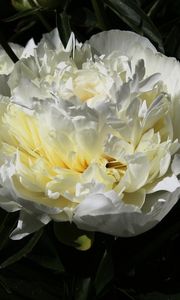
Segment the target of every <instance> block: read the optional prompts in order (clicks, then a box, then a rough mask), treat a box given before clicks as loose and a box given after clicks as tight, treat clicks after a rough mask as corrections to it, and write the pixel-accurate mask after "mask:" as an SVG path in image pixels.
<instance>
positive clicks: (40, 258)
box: [28, 232, 64, 273]
mask: <svg viewBox="0 0 180 300" xmlns="http://www.w3.org/2000/svg"><path fill="white" fill-rule="evenodd" d="M45 233H47V232H45ZM28 258H30V259H31V260H33V261H34V262H36V263H37V264H39V265H41V266H43V267H44V268H47V269H51V270H54V271H57V272H60V273H63V272H64V266H63V264H62V262H61V260H60V258H59V255H58V252H57V249H56V247H55V245H54V243H53V241H52V240H51V239H50V238H49V237H48V235H47V234H44V235H43V236H42V238H41V242H40V243H39V244H38V247H36V249H34V250H33V252H31V253H30V254H29V255H28Z"/></svg>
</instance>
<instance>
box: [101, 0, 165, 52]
mask: <svg viewBox="0 0 180 300" xmlns="http://www.w3.org/2000/svg"><path fill="white" fill-rule="evenodd" d="M104 1H105V3H106V5H107V7H109V8H110V9H111V10H112V11H113V12H114V13H115V14H116V15H117V16H118V17H119V18H120V19H121V20H123V22H125V23H126V24H127V25H128V26H130V27H131V28H132V29H133V30H135V31H136V32H138V33H139V34H142V33H143V34H145V35H146V36H147V37H148V38H150V39H151V40H152V41H154V42H155V43H157V45H158V47H159V49H160V50H161V51H162V52H163V51H164V49H163V44H162V38H161V35H160V33H159V31H158V29H157V28H156V26H155V25H154V24H153V22H152V21H151V19H150V18H149V17H148V16H147V15H146V14H145V13H144V11H143V10H142V9H141V8H140V7H139V6H138V5H137V4H136V3H135V2H134V1H131V0H104Z"/></svg>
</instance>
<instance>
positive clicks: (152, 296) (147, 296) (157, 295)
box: [136, 292, 180, 300]
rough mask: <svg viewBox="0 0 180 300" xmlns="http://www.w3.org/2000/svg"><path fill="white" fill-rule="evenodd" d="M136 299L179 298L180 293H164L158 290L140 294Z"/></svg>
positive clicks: (163, 299) (173, 299)
mask: <svg viewBox="0 0 180 300" xmlns="http://www.w3.org/2000/svg"><path fill="white" fill-rule="evenodd" d="M136 299H137V300H179V299H180V294H179V293H178V294H171V295H166V294H162V293H158V292H152V293H148V294H145V295H140V296H139V297H138V298H136Z"/></svg>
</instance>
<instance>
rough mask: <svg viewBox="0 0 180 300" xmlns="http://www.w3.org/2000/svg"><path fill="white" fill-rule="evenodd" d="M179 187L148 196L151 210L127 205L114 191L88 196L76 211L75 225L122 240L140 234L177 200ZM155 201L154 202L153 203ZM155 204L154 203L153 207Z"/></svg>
mask: <svg viewBox="0 0 180 300" xmlns="http://www.w3.org/2000/svg"><path fill="white" fill-rule="evenodd" d="M179 195H180V188H178V189H176V190H175V191H174V192H173V193H169V192H162V193H160V194H159V193H154V194H152V196H151V195H148V199H146V200H147V202H148V201H149V203H150V204H151V205H150V207H149V208H148V207H144V209H143V210H140V209H139V208H138V207H135V206H133V205H127V204H125V203H124V202H123V201H122V200H120V199H119V197H118V195H117V194H115V193H114V192H112V191H111V192H108V193H105V194H94V195H90V196H88V197H87V198H86V199H85V200H84V201H83V202H82V203H81V204H80V205H79V206H78V207H77V208H76V210H75V215H74V220H73V221H74V222H75V223H76V225H77V226H78V227H79V228H80V229H86V230H90V231H100V232H104V233H108V234H113V235H117V236H121V237H123V236H124V237H128V236H134V235H138V234H141V233H143V232H145V231H147V230H149V229H151V228H152V227H154V226H155V225H156V224H157V223H159V221H161V220H162V219H163V218H164V216H165V215H166V214H167V213H168V212H169V211H170V210H171V208H172V207H173V206H174V205H175V203H176V202H177V201H178V198H179ZM151 201H152V202H151ZM154 203H155V204H154Z"/></svg>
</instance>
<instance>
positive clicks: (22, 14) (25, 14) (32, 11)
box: [3, 8, 40, 22]
mask: <svg viewBox="0 0 180 300" xmlns="http://www.w3.org/2000/svg"><path fill="white" fill-rule="evenodd" d="M39 10H40V8H33V9H28V10H26V11H21V12H18V13H16V14H14V15H13V16H10V17H9V18H6V19H4V20H3V21H4V22H13V21H16V20H19V19H22V18H26V17H28V16H31V15H35V14H36V13H37V12H38V11H39Z"/></svg>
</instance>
